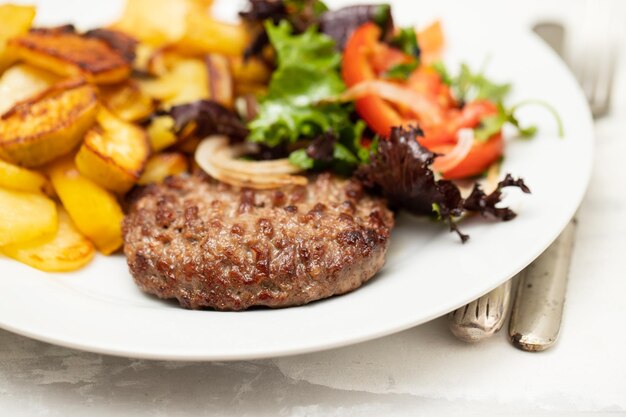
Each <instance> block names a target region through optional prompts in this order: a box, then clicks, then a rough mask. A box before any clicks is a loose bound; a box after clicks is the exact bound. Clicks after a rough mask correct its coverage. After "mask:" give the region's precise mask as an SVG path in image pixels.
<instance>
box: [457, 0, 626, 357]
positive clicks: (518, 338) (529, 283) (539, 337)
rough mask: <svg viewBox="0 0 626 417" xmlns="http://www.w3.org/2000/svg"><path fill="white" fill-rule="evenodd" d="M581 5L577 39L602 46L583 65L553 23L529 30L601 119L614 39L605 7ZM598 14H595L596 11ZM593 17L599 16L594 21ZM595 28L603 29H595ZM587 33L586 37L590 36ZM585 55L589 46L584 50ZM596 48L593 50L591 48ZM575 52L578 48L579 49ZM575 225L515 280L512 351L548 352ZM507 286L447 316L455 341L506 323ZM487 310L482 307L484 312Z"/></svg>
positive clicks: (609, 84)
mask: <svg viewBox="0 0 626 417" xmlns="http://www.w3.org/2000/svg"><path fill="white" fill-rule="evenodd" d="M590 5H591V2H587V3H586V6H587V7H586V8H585V13H586V16H587V18H586V19H585V21H586V22H587V23H586V24H585V25H583V28H584V31H583V35H582V36H583V38H582V39H588V38H590V39H594V40H597V35H598V33H604V34H606V35H607V38H606V39H603V40H602V43H600V45H603V46H606V48H607V49H605V50H602V51H601V53H600V54H599V55H598V56H597V57H595V59H589V58H590V57H589V56H585V57H584V60H583V61H582V62H583V64H580V63H578V64H577V61H575V60H574V59H572V57H565V56H564V55H565V49H566V48H565V46H566V44H565V30H564V27H563V26H562V25H560V24H558V23H541V24H538V25H536V26H535V27H534V31H535V32H536V33H537V34H538V35H539V36H541V37H542V38H543V39H544V40H545V41H546V42H547V43H548V44H549V45H550V46H551V47H552V48H553V49H554V50H555V51H556V52H557V53H558V54H559V55H560V56H561V57H562V58H564V59H567V58H568V59H567V61H568V62H569V64H570V66H571V67H572V68H573V69H574V73H575V75H576V76H577V78H578V80H579V82H580V84H581V86H582V87H583V90H584V91H585V94H586V96H587V100H588V102H589V106H590V108H591V110H592V113H593V116H594V118H600V117H603V116H605V115H606V114H607V113H608V112H609V110H610V107H611V98H612V89H613V80H614V73H615V66H616V56H617V49H618V45H619V35H616V33H615V32H614V31H613V25H611V24H609V23H608V21H609V20H610V19H611V18H612V16H611V14H610V10H611V8H604V9H601V8H596V7H594V6H590ZM595 5H596V6H597V3H595ZM598 10H600V11H598ZM599 13H602V14H603V15H602V16H600V15H599ZM598 25H604V26H603V27H601V28H599V27H598ZM590 34H592V35H590ZM584 46H586V47H587V50H591V48H593V47H594V45H584ZM597 46H598V45H595V47H596V49H597ZM579 47H580V45H579ZM575 230H576V220H575V219H574V220H572V221H571V222H570V223H569V224H568V226H567V227H566V228H565V230H564V231H563V232H562V234H561V235H560V236H559V238H557V240H556V241H555V242H554V243H553V244H552V245H551V246H550V247H549V248H548V249H547V250H546V251H545V252H544V253H543V254H542V255H540V256H539V257H538V258H537V259H536V260H535V261H534V262H533V263H532V264H531V265H529V266H528V267H527V268H526V269H525V270H524V271H522V272H521V273H520V274H518V276H517V281H518V285H517V294H516V297H515V302H514V305H513V311H512V313H511V320H510V323H509V338H510V340H511V342H512V344H513V345H514V346H515V347H518V348H520V349H522V350H526V351H531V352H537V351H542V350H545V349H548V348H549V347H551V346H552V345H553V344H554V343H555V341H556V339H557V337H558V335H559V330H560V327H561V319H562V316H563V308H564V304H565V292H566V286H567V277H568V270H569V265H570V261H571V256H572V249H573V244H574V238H575ZM510 289H511V281H508V282H506V283H505V284H503V285H501V286H500V287H498V288H496V289H494V290H493V291H491V292H489V293H488V294H486V295H484V296H482V297H480V298H479V299H477V300H475V301H473V302H472V303H470V304H468V305H466V306H464V307H461V308H459V309H457V310H455V311H453V312H452V313H450V315H449V326H450V330H451V332H452V333H453V334H454V335H455V336H456V337H457V338H459V339H460V340H463V341H466V342H477V341H480V340H483V339H485V338H487V337H490V336H491V335H493V334H495V333H497V332H498V331H499V330H500V329H501V328H502V326H503V324H504V321H505V320H506V315H507V311H508V305H509V300H510V298H511V294H510ZM486 306H488V308H486Z"/></svg>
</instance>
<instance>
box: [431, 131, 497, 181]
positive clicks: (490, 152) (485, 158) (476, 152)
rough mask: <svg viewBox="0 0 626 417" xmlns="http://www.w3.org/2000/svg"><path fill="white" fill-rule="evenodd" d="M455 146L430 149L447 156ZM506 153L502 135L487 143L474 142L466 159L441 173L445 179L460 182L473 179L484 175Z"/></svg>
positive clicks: (493, 137) (492, 138)
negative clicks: (464, 179) (469, 178)
mask: <svg viewBox="0 0 626 417" xmlns="http://www.w3.org/2000/svg"><path fill="white" fill-rule="evenodd" d="M452 149H454V145H443V146H439V147H434V148H432V149H430V150H431V151H433V152H435V153H440V154H443V155H445V154H447V153H448V152H450V151H451V150H452ZM503 151H504V140H503V139H502V134H498V135H495V136H492V137H491V138H490V139H488V140H487V141H485V142H479V141H474V144H473V145H472V148H471V149H470V151H469V152H468V153H467V155H466V156H465V159H463V161H461V162H460V163H459V164H457V165H456V166H455V167H454V168H452V169H449V170H447V171H443V172H441V174H442V175H443V177H444V178H446V179H450V180H460V179H463V178H468V177H473V176H475V175H478V174H481V173H483V172H484V171H485V170H486V169H487V168H489V167H490V166H491V165H492V164H493V163H494V162H497V161H498V160H499V159H500V157H501V156H502V153H503Z"/></svg>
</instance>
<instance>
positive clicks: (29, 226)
mask: <svg viewBox="0 0 626 417" xmlns="http://www.w3.org/2000/svg"><path fill="white" fill-rule="evenodd" d="M56 229H57V209H56V205H55V204H54V201H52V200H50V199H49V198H47V197H46V196H44V195H42V194H38V193H27V192H23V191H13V190H7V189H4V188H0V246H4V245H9V244H13V243H21V242H27V241H29V240H33V239H37V238H38V237H41V236H44V235H47V234H51V233H54V232H55V231H56Z"/></svg>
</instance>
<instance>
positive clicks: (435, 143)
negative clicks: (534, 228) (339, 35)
mask: <svg viewBox="0 0 626 417" xmlns="http://www.w3.org/2000/svg"><path fill="white" fill-rule="evenodd" d="M380 37H381V29H380V28H379V27H378V26H377V25H375V24H374V23H366V24H364V25H362V26H361V27H359V28H358V29H357V30H356V31H355V32H354V33H353V34H352V36H351V37H350V39H349V40H348V43H347V44H346V48H345V51H344V56H343V67H342V76H343V79H344V81H345V83H346V85H347V86H348V88H349V90H348V92H346V98H349V99H355V106H356V110H357V112H358V113H359V115H360V116H361V118H363V120H364V121H365V122H366V123H367V124H368V126H369V127H370V129H372V130H373V131H374V132H376V133H377V134H379V135H381V136H382V137H387V136H389V133H390V132H391V128H392V127H396V126H403V127H408V126H409V125H415V124H416V123H417V124H419V125H420V127H421V128H422V130H423V131H424V134H425V135H424V137H423V138H421V139H420V144H421V145H422V146H425V147H426V148H428V149H429V150H431V151H433V152H436V153H440V154H442V155H446V154H448V153H449V152H452V151H453V150H454V149H455V148H457V143H458V137H457V136H458V132H459V130H461V129H466V128H469V129H473V128H476V127H477V126H478V125H479V124H480V121H481V120H482V119H483V118H484V117H486V116H489V115H493V114H496V113H497V107H496V105H495V104H494V103H492V102H489V101H486V100H481V101H474V102H470V103H467V104H465V105H464V106H463V107H462V108H459V106H458V105H457V103H456V101H455V100H454V98H453V97H452V94H451V91H450V87H449V86H448V85H446V84H445V83H444V82H443V81H442V80H441V77H440V75H439V74H438V73H437V71H435V70H434V69H433V68H432V67H429V66H428V65H427V64H425V63H428V62H432V61H429V60H431V59H433V57H436V56H438V54H439V52H440V51H441V49H442V48H443V45H444V37H443V32H442V30H441V25H440V24H439V23H438V22H436V23H434V24H433V25H431V26H429V27H428V28H426V29H425V30H424V31H422V32H420V33H419V34H418V40H419V41H420V47H421V49H422V53H423V55H422V58H423V59H422V65H420V67H418V68H417V69H416V70H415V71H414V72H413V73H412V74H411V75H410V76H409V78H408V79H407V80H406V81H400V82H398V81H395V80H394V81H390V80H385V79H382V76H383V74H384V73H385V72H386V71H387V70H388V69H389V68H390V67H392V66H394V65H397V64H399V63H404V62H410V60H411V59H412V58H411V57H410V56H408V55H406V54H404V53H403V52H402V51H400V50H397V49H394V48H392V47H390V46H388V45H386V44H384V43H383V42H381V41H380ZM425 58H427V59H425ZM503 148H504V141H503V139H502V135H501V134H497V135H495V136H493V137H492V138H490V139H489V140H487V141H485V142H478V141H474V143H473V144H472V146H471V148H470V149H469V151H468V144H467V143H465V144H464V146H463V147H462V149H461V148H457V150H456V152H455V154H453V155H451V156H450V157H449V158H447V160H444V162H445V161H447V162H446V163H440V164H439V165H440V167H441V173H442V175H443V176H444V177H446V178H450V179H460V178H466V177H471V176H475V175H478V174H480V173H482V172H483V171H484V170H485V169H487V168H488V167H489V166H490V165H491V164H493V163H494V162H496V161H497V160H498V159H499V158H500V157H501V156H502V152H503ZM461 151H462V152H461ZM461 158H462V159H461Z"/></svg>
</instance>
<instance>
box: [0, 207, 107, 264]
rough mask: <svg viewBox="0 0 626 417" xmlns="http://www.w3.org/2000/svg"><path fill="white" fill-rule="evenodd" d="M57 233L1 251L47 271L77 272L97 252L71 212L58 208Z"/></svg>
mask: <svg viewBox="0 0 626 417" xmlns="http://www.w3.org/2000/svg"><path fill="white" fill-rule="evenodd" d="M58 218H59V226H58V229H57V231H56V233H52V234H49V235H45V236H42V237H40V238H38V239H35V240H30V241H28V242H23V243H13V244H10V245H6V246H2V247H0V252H1V253H3V254H4V255H6V256H8V257H9V258H12V259H15V260H16V261H18V262H21V263H23V264H26V265H28V266H32V267H33V268H36V269H39V270H41V271H46V272H67V271H75V270H77V269H80V268H82V267H83V266H85V265H87V264H88V263H89V262H90V261H91V260H92V259H93V255H94V254H95V252H96V251H95V249H94V246H93V244H92V243H91V242H90V241H89V240H87V238H85V237H84V236H83V235H81V234H80V232H79V231H78V229H76V226H74V223H73V222H72V219H70V216H69V215H68V214H67V212H66V211H65V210H64V209H63V208H62V207H58Z"/></svg>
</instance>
